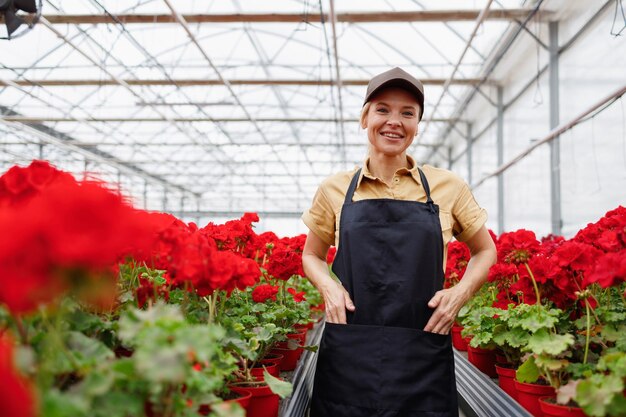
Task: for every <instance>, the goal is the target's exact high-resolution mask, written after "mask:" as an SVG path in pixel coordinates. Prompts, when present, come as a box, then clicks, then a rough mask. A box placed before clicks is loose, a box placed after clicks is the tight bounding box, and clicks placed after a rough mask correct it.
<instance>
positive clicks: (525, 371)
mask: <svg viewBox="0 0 626 417" xmlns="http://www.w3.org/2000/svg"><path fill="white" fill-rule="evenodd" d="M540 376H541V372H540V371H539V368H538V367H537V365H536V364H535V358H534V357H533V356H529V357H528V359H526V361H525V362H524V363H522V364H521V365H520V367H519V368H517V372H515V378H516V379H517V380H518V381H519V382H527V383H530V384H532V383H533V382H536V381H537V380H538V379H539V377H540Z"/></svg>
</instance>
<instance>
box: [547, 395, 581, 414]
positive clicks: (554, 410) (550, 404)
mask: <svg viewBox="0 0 626 417" xmlns="http://www.w3.org/2000/svg"><path fill="white" fill-rule="evenodd" d="M550 400H552V401H550ZM539 406H540V407H541V411H543V415H544V416H545V417H587V414H585V413H584V412H583V409H582V408H580V407H568V406H566V405H560V404H556V402H555V401H554V397H541V398H539Z"/></svg>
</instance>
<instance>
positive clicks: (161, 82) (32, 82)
mask: <svg viewBox="0 0 626 417" xmlns="http://www.w3.org/2000/svg"><path fill="white" fill-rule="evenodd" d="M123 81H124V83H126V84H127V85H132V86H172V85H175V86H178V87H197V86H222V85H224V83H223V81H221V80H207V79H205V78H203V79H196V78H177V79H125V80H123ZM420 81H421V82H422V84H425V85H444V84H445V82H446V81H447V80H446V79H445V78H424V79H420ZM11 82H13V83H15V84H16V85H19V86H23V87H79V86H98V87H102V86H119V85H120V84H119V83H118V82H117V81H115V80H107V79H82V80H80V79H72V80H63V79H56V80H55V79H45V80H44V79H41V80H38V79H24V80H12V81H11ZM228 82H229V83H230V84H231V85H289V86H298V87H301V86H314V87H318V86H330V85H335V84H336V81H335V80H311V79H265V80H261V79H240V80H228ZM368 82H369V80H365V79H361V80H359V79H345V80H344V79H342V80H341V84H342V85H344V86H366V85H367V83H368ZM480 82H481V80H480V79H479V78H454V79H451V80H450V84H454V85H476V84H479V83H480ZM0 85H9V84H7V83H6V82H4V81H2V80H0ZM212 104H213V103H212ZM228 104H230V105H232V104H233V103H232V102H230V103H228Z"/></svg>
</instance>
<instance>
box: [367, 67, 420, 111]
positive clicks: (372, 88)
mask: <svg viewBox="0 0 626 417" xmlns="http://www.w3.org/2000/svg"><path fill="white" fill-rule="evenodd" d="M387 87H398V88H403V89H405V90H407V91H408V92H410V93H412V94H413V95H414V96H415V98H416V99H417V102H418V103H419V105H420V109H421V110H420V120H421V119H422V116H423V115H424V86H423V85H422V83H421V82H420V81H419V80H418V79H417V78H415V77H413V76H412V75H411V74H409V73H408V72H406V71H405V70H403V69H402V68H399V67H395V68H392V69H390V70H388V71H385V72H383V73H381V74H378V75H376V76H374V77H373V78H372V79H371V80H370V82H369V83H368V84H367V92H366V94H365V100H364V101H363V105H364V106H365V103H367V102H368V101H370V99H371V98H372V97H373V96H374V95H375V94H376V93H377V92H378V91H380V90H381V89H383V88H387Z"/></svg>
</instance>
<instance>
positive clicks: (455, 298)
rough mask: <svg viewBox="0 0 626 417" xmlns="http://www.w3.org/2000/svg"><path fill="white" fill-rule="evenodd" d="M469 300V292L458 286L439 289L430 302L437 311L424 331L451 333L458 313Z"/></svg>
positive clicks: (429, 305) (429, 304)
mask: <svg viewBox="0 0 626 417" xmlns="http://www.w3.org/2000/svg"><path fill="white" fill-rule="evenodd" d="M467 300H468V295H467V292H466V291H463V290H462V289H461V287H458V286H456V287H452V288H448V289H445V290H440V291H437V292H436V293H435V295H434V296H433V298H431V299H430V301H429V302H428V307H430V308H434V309H435V311H434V312H433V314H432V316H430V320H428V323H426V327H424V331H426V332H431V333H438V334H448V333H450V329H451V328H452V325H453V324H454V320H455V319H456V315H457V314H458V313H459V310H460V309H461V307H463V305H464V304H465V303H466V302H467Z"/></svg>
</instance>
